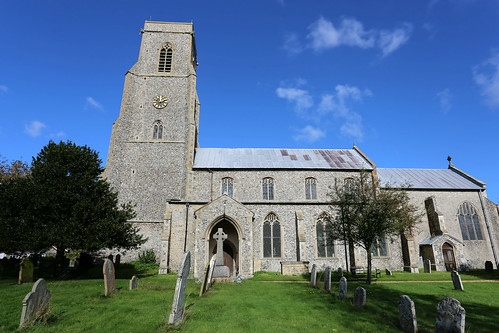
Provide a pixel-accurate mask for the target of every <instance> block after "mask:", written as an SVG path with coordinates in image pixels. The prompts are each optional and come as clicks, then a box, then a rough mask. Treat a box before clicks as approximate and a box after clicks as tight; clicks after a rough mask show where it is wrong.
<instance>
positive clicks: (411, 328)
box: [398, 295, 418, 333]
mask: <svg viewBox="0 0 499 333" xmlns="http://www.w3.org/2000/svg"><path fill="white" fill-rule="evenodd" d="M398 306H399V316H400V327H401V328H402V331H403V332H405V333H417V332H418V321H417V320H416V307H415V306H414V302H413V301H412V300H411V299H410V298H409V296H407V295H402V296H400V297H399V301H398Z"/></svg>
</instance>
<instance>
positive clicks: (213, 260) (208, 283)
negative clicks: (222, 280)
mask: <svg viewBox="0 0 499 333" xmlns="http://www.w3.org/2000/svg"><path fill="white" fill-rule="evenodd" d="M214 269H215V257H213V258H211V260H210V268H209V269H208V281H207V282H206V291H208V289H210V288H211V284H212V280H213V270H214Z"/></svg>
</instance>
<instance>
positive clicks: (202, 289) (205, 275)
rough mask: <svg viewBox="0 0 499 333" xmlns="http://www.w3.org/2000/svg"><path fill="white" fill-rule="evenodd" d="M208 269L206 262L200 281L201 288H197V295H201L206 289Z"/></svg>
mask: <svg viewBox="0 0 499 333" xmlns="http://www.w3.org/2000/svg"><path fill="white" fill-rule="evenodd" d="M209 271H210V263H209V262H208V263H207V264H206V268H205V270H204V274H203V281H202V282H201V289H199V296H203V294H204V292H205V291H206V283H207V282H208V272H209Z"/></svg>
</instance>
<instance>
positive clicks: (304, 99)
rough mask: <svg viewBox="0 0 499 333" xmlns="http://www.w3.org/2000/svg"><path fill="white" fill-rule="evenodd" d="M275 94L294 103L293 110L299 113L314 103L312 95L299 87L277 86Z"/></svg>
mask: <svg viewBox="0 0 499 333" xmlns="http://www.w3.org/2000/svg"><path fill="white" fill-rule="evenodd" d="M276 92H277V96H278V97H280V98H284V99H286V100H288V101H289V102H291V103H294V104H295V110H296V111H298V112H299V113H301V112H303V111H305V110H307V109H309V108H311V107H312V106H313V105H314V102H313V100H312V97H311V96H310V94H309V93H308V91H307V90H304V89H300V88H277V90H276Z"/></svg>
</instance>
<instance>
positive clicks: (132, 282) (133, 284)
mask: <svg viewBox="0 0 499 333" xmlns="http://www.w3.org/2000/svg"><path fill="white" fill-rule="evenodd" d="M138 287H139V278H138V277H136V276H135V275H134V276H132V278H131V279H130V285H129V287H128V289H129V290H134V289H137V288H138Z"/></svg>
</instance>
